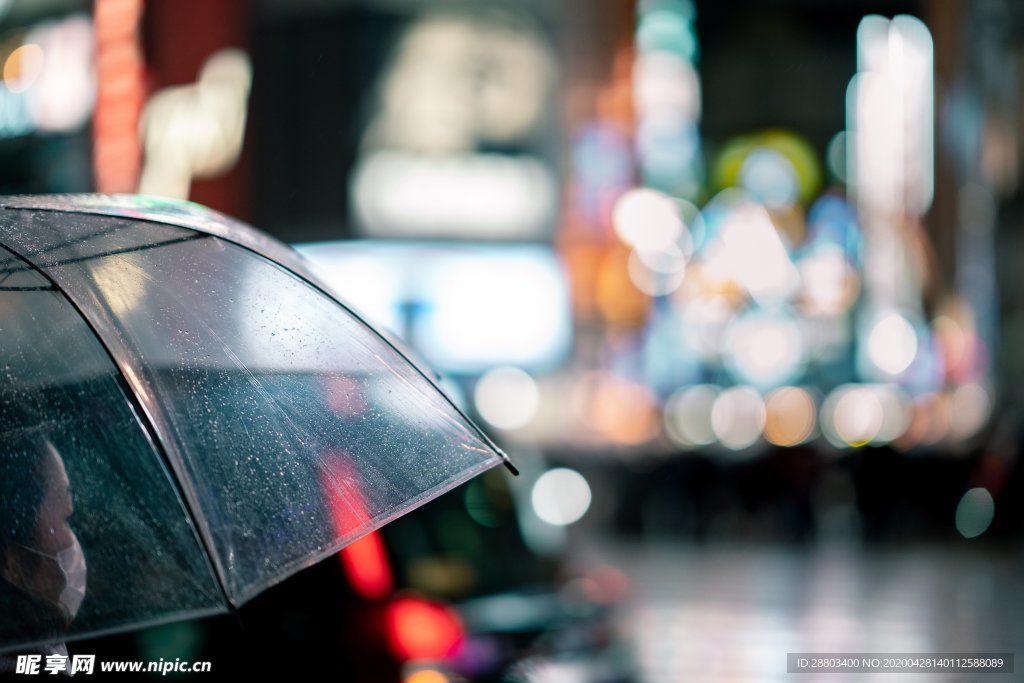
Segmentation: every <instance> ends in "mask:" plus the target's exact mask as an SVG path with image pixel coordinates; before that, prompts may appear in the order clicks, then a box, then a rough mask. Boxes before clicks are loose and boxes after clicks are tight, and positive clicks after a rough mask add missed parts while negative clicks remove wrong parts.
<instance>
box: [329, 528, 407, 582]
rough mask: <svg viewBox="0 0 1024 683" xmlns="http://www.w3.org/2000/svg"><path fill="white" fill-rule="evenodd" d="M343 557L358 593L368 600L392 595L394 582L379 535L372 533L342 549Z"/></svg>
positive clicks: (344, 564)
mask: <svg viewBox="0 0 1024 683" xmlns="http://www.w3.org/2000/svg"><path fill="white" fill-rule="evenodd" d="M340 554H341V566H342V567H344V568H345V575H346V576H347V577H348V580H349V582H350V583H351V584H352V588H353V589H354V590H355V592H356V593H359V595H361V596H363V597H364V598H369V599H374V598H383V597H384V596H386V595H388V594H390V593H391V591H392V589H393V587H394V579H393V578H392V576H391V566H390V565H389V564H388V556H387V553H386V552H385V550H384V544H383V543H382V542H381V540H380V534H378V533H377V532H376V531H373V532H370V533H369V534H367V535H365V536H363V537H362V538H360V539H359V540H358V541H356V542H354V543H350V544H349V545H347V546H345V547H344V548H342V549H341V553H340Z"/></svg>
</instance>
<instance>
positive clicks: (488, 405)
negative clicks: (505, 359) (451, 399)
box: [473, 367, 540, 429]
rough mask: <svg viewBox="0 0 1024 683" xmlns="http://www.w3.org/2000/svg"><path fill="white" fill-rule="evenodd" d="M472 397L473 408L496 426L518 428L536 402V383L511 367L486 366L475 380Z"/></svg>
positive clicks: (537, 401) (523, 424) (537, 393)
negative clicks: (488, 368)
mask: <svg viewBox="0 0 1024 683" xmlns="http://www.w3.org/2000/svg"><path fill="white" fill-rule="evenodd" d="M473 400H474V403H475V405H476V409H477V411H478V412H479V413H480V414H481V415H482V416H483V418H484V419H485V420H487V421H488V422H489V423H491V424H492V425H494V426H495V427H498V428H499V429H518V428H520V427H523V426H525V425H526V424H527V423H529V422H530V420H531V419H533V416H534V414H536V412H537V406H538V405H539V403H540V391H539V390H538V389H537V383H536V382H535V381H534V379H533V377H531V376H530V375H529V374H527V373H526V372H524V371H523V370H520V369H519V368H515V367H500V368H494V369H493V370H489V371H487V372H486V373H484V375H483V376H482V377H481V378H480V380H479V381H478V382H477V383H476V389H475V390H474V391H473Z"/></svg>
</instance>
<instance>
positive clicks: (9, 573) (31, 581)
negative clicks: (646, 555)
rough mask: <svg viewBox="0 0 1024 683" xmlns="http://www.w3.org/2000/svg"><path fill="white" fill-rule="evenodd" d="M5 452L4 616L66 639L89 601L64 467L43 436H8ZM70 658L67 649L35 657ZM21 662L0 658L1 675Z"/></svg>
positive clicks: (54, 647) (0, 595)
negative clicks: (43, 627)
mask: <svg viewBox="0 0 1024 683" xmlns="http://www.w3.org/2000/svg"><path fill="white" fill-rule="evenodd" d="M6 438H7V439H8V443H7V444H6V448H5V450H4V451H3V452H2V453H0V482H2V485H0V486H2V489H3V495H2V496H0V518H2V519H5V520H10V521H11V524H10V525H5V526H4V527H2V528H0V612H3V613H4V614H5V615H7V618H8V619H14V620H23V621H25V622H26V623H29V624H33V625H34V626H36V627H37V626H38V625H39V624H44V625H45V632H46V633H47V634H48V635H53V636H58V635H59V634H61V633H63V632H66V630H67V628H68V626H69V625H70V624H71V622H72V621H73V620H74V619H75V616H76V615H77V614H78V610H79V608H80V607H81V605H82V601H83V600H84V598H85V591H86V582H87V567H86V561H85V554H84V552H83V551H82V546H81V544H80V543H79V542H78V537H77V536H76V535H75V532H74V530H73V529H72V528H71V524H70V517H71V514H72V513H73V512H74V503H73V501H72V498H71V490H70V482H69V480H68V475H67V471H66V469H65V467H64V460H63V459H62V458H61V456H60V453H59V452H58V451H57V449H56V448H55V447H54V446H53V444H52V443H51V442H50V441H49V440H48V439H47V438H45V437H44V436H42V435H40V434H39V433H38V429H33V430H18V431H17V432H15V433H14V434H11V433H8V434H7V437H6ZM21 654H38V655H42V656H43V657H46V656H49V655H62V656H64V657H67V649H66V647H65V646H64V644H63V643H60V642H58V643H54V644H50V645H41V646H38V647H37V648H35V649H33V650H32V651H31V652H24V653H21ZM16 662H17V655H0V672H9V671H13V670H14V669H15V666H16Z"/></svg>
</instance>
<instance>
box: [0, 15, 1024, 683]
mask: <svg viewBox="0 0 1024 683" xmlns="http://www.w3.org/2000/svg"><path fill="white" fill-rule="evenodd" d="M1022 30H1024V6H1022V5H1021V4H1019V3H1016V2H1013V1H1011V0H972V1H970V2H968V1H967V0H917V1H915V0H731V1H729V2H710V1H707V0H564V1H562V2H546V1H544V0H520V1H518V2H513V1H511V0H508V1H497V0H492V1H484V0H474V1H468V0H467V1H459V0H444V1H438V0H430V1H428V0H372V1H371V0H365V1H358V0H333V1H332V0H260V1H258V2H244V1H243V0H219V1H217V2H203V1H202V0H177V1H173V2H172V1H171V0H155V1H151V2H143V1H142V0H94V2H82V1H79V0H4V1H3V2H0V65H2V76H3V84H2V86H0V192H2V193H3V194H13V193H43V192H45V193H54V192H56V193H63V192H86V191H89V192H91V191H95V192H104V193H122V192H141V193H145V194H150V195H157V196H166V197H175V198H180V199H189V200H192V201H196V202H199V203H201V204H204V205H207V206H210V207H212V208H215V209H218V210H220V211H223V212H225V213H227V214H229V215H232V216H235V217H238V218H241V219H243V220H245V221H248V222H250V223H251V224H253V225H254V226H256V227H258V228H260V229H262V230H264V231H266V232H268V233H270V234H271V235H273V236H275V237H277V238H278V239H280V240H282V241H284V242H287V243H289V244H292V245H295V246H297V247H298V248H299V249H300V251H302V252H303V253H304V254H305V255H306V257H307V258H308V259H310V261H311V262H312V263H313V264H314V265H315V267H316V268H317V269H318V271H319V272H320V273H321V274H322V276H323V277H324V278H325V279H326V280H327V281H328V282H330V283H331V284H332V285H333V286H335V287H336V289H337V291H338V292H339V293H340V295H341V296H342V297H343V298H344V299H345V300H346V301H348V302H349V303H350V304H351V305H352V306H353V307H354V308H355V309H356V310H358V311H359V312H361V313H362V314H363V315H364V316H365V317H366V318H367V319H368V320H369V321H371V322H373V323H375V324H377V325H379V326H381V327H385V328H388V329H389V330H391V331H392V332H394V334H395V335H397V336H398V337H399V338H401V339H403V340H404V341H405V343H406V344H407V345H408V346H409V348H410V349H412V352H413V353H415V354H416V355H418V356H419V357H420V358H422V359H423V360H424V361H425V362H426V364H427V365H429V366H430V367H432V368H435V369H436V370H437V371H438V372H440V373H441V374H442V375H443V377H444V386H445V387H446V388H447V390H448V391H449V392H450V393H451V395H452V396H453V397H454V399H455V400H456V401H457V402H459V403H460V404H461V405H462V406H464V407H465V409H466V410H467V411H468V412H469V413H470V414H471V415H473V416H474V418H475V419H477V420H478V422H479V423H480V424H481V425H482V426H483V427H485V428H486V429H487V430H488V431H489V433H490V434H491V435H492V436H493V437H494V438H495V440H496V441H497V442H499V443H500V444H501V445H502V446H503V447H504V448H505V449H506V450H507V451H508V453H509V454H510V456H511V457H512V459H513V461H514V462H515V463H516V464H517V465H518V467H519V468H520V470H521V471H522V475H521V476H520V477H518V478H514V479H513V478H511V477H510V476H509V475H508V473H506V472H504V471H492V472H490V473H489V474H488V475H487V476H485V477H483V478H481V479H479V480H477V481H474V482H472V483H470V484H469V485H468V486H465V487H463V488H461V489H459V490H457V491H455V492H452V493H450V494H448V495H447V496H445V497H443V498H442V499H440V500H438V501H436V502H435V503H432V504H431V505H428V506H427V507H425V508H423V509H421V510H419V511H417V512H416V513H413V514H412V515H410V516H409V517H407V518H404V519H402V520H399V521H398V522H395V523H394V524H392V525H391V526H389V527H386V528H385V529H384V530H383V531H382V532H380V533H375V534H373V535H371V536H370V537H367V539H365V540H364V541H360V542H359V543H357V544H356V546H352V547H351V548H350V549H348V550H346V551H343V553H342V557H341V560H340V561H337V562H333V561H328V562H327V563H325V567H326V568H324V567H321V568H317V569H313V570H309V571H307V572H305V573H304V574H301V575H299V576H297V577H295V578H294V579H292V580H291V581H290V582H287V584H286V585H284V586H282V587H280V588H279V589H275V590H277V591H278V592H277V593H275V594H273V595H271V596H268V598H267V599H265V600H263V601H262V603H261V605H260V608H261V609H262V610H263V612H264V613H265V614H262V615H261V616H253V617H252V618H251V619H249V618H247V616H246V614H245V613H244V612H243V613H242V614H240V615H238V616H239V619H238V620H237V622H236V621H235V620H233V619H230V618H225V619H224V620H221V621H218V620H207V621H202V622H188V623H185V624H178V625H171V626H166V627H162V628H160V629H155V630H150V631H145V632H142V633H139V634H132V635H128V636H119V637H116V638H109V639H98V640H96V641H94V642H91V643H88V644H82V650H83V651H93V650H101V649H102V648H104V647H107V648H109V649H110V650H111V651H117V652H121V653H123V652H128V651H134V652H137V653H141V655H140V656H151V657H154V658H155V657H165V658H168V659H173V658H174V657H187V658H191V659H202V658H207V659H212V660H213V661H214V663H215V664H214V665H215V667H219V671H220V672H222V673H223V672H225V671H226V670H228V669H230V668H231V667H242V666H248V667H253V668H254V670H259V669H260V667H261V666H264V665H266V659H267V658H269V659H275V658H280V657H285V656H286V655H290V654H296V655H298V656H299V657H301V658H303V660H304V662H305V666H308V667H312V668H315V669H317V670H318V671H320V672H322V673H325V674H328V673H337V674H338V675H342V680H347V679H345V678H344V676H343V674H346V673H347V674H350V675H352V676H355V675H356V674H355V673H353V672H358V671H363V670H364V668H365V671H367V672H370V673H365V674H359V675H360V676H363V678H360V680H388V678H387V677H386V676H392V675H393V676H394V677H395V678H398V677H402V678H404V680H407V681H413V682H414V683H437V682H438V681H446V680H464V679H468V680H527V681H559V682H561V681H567V682H571V681H619V680H636V681H651V682H661V681H666V682H667V681H688V680H716V681H780V680H788V679H789V678H791V677H792V676H790V675H787V673H786V654H787V653H788V652H1013V651H1014V650H1015V649H1019V648H1018V646H1019V645H1021V644H1022V643H1024V626H1022V625H1024V583H1022V581H1024V579H1022V578H1021V577H1022V576H1024V573H1022V571H1021V570H1022V569H1024V554H1022V552H1021V551H1022V548H1021V544H1020V542H1021V533H1022V530H1024V528H1022V527H1024V514H1022V513H1024V511H1022V506H1024V498H1022V495H1021V494H1022V493H1024V466H1022V463H1021V460H1020V455H1021V449H1022V447H1024V442H1022V438H1024V431H1022V427H1024V422H1022V418H1024V412H1022V410H1024V356H1021V357H1018V355H1017V351H1018V350H1019V349H1020V348H1021V347H1022V345H1024V298H1020V297H1018V296H1017V294H1018V292H1020V291H1024V281H1022V277H1024V244H1020V242H1021V235H1022V234H1024V233H1022V223H1024V201H1022V194H1021V192H1020V188H1019V180H1020V178H1019V176H1020V163H1021V159H1022V151H1024V140H1022V131H1024V128H1022V126H1024V116H1022V109H1021V102H1020V99H1021V93H1022V92H1024V88H1022V86H1024V80H1022V74H1024V71H1022V67H1024V61H1022V59H1024V48H1022V46H1024V42H1022V41H1021V40H1020V38H1021V32H1022ZM317 582H319V583H317ZM328 584H331V585H333V584H344V590H342V589H337V590H339V591H342V592H344V593H345V595H344V596H341V597H338V598H337V602H336V603H332V602H331V600H333V599H334V598H333V597H332V596H333V595H334V592H332V591H334V590H335V589H334V588H332V589H325V588H324V586H325V585H328ZM286 591H290V592H286ZM353 596H355V598H353ZM356 598H358V600H356ZM354 600H355V601H354ZM359 600H362V601H363V602H365V603H368V604H382V601H383V603H386V604H387V608H386V617H385V619H386V624H385V625H384V626H381V625H380V624H378V623H377V622H375V621H374V624H373V625H372V627H371V625H370V624H369V622H370V621H373V620H374V619H376V617H368V616H366V615H367V614H368V613H367V612H364V611H361V610H362V608H361V607H358V605H360V604H363V602H359ZM304 603H315V604H314V605H312V606H310V605H309V604H306V606H305V607H304V606H303V604H304ZM354 605H357V606H354ZM314 608H315V609H317V610H320V612H321V613H318V614H317V615H315V616H310V615H309V614H307V613H306V612H304V611H303V610H310V609H314ZM266 615H270V616H266ZM261 618H265V619H266V620H267V623H275V624H277V626H276V627H275V628H279V629H280V630H279V631H274V633H275V635H274V636H273V637H271V636H266V635H265V634H262V632H261V628H262V627H261V626H260V625H259V624H260V623H261V622H260V621H259V619H261ZM281 624H284V626H281ZM378 626H380V629H379V631H378V630H376V629H377V627H378ZM293 627H294V628H293ZM268 628H269V627H268ZM289 629H290V630H289ZM284 631H288V633H289V634H290V635H289V636H288V637H289V638H291V640H287V639H284V640H282V636H281V635H280V633H281V632H284ZM378 632H379V633H380V634H381V638H380V641H381V642H382V643H386V649H387V650H388V653H389V654H387V655H381V657H382V658H384V659H387V660H388V662H389V663H388V664H380V663H379V662H377V663H373V664H367V663H365V662H364V661H363V659H369V658H371V652H372V651H374V647H373V645H372V644H371V645H367V644H366V643H367V642H369V641H370V640H372V637H371V636H372V634H374V633H378ZM360 634H361V635H360ZM368 634H370V635H368ZM424 634H427V635H424ZM341 642H348V643H349V644H348V645H347V646H346V648H347V649H344V648H343V649H344V651H342V649H339V648H340V647H341V646H340V645H339V643H341ZM253 643H263V645H261V647H265V648H267V649H265V650H264V652H266V655H265V658H264V659H263V661H262V663H261V662H256V661H247V662H245V661H243V660H246V659H247V658H250V659H251V658H252V657H253V654H252V651H251V649H249V650H247V649H246V647H247V646H248V647H250V648H251V646H252V644H253ZM302 644H306V645H308V650H305V651H303V650H302V649H296V648H299V647H301V645H302ZM72 649H73V648H72ZM133 649H134V650H133ZM101 651H102V650H101ZM1021 651H1022V652H1024V650H1021ZM376 656H377V655H376V654H372V657H376ZM1018 665H1019V666H1024V663H1021V664H1018ZM277 666H283V664H277ZM381 667H384V668H383V669H382V668H381ZM388 667H390V668H388ZM385 669H386V670H387V671H388V672H389V673H388V674H387V675H386V676H385V674H382V673H380V672H381V671H383V670H385ZM852 678H853V677H851V676H845V677H839V678H838V679H837V680H852ZM815 680H825V678H820V679H815ZM886 680H888V679H886ZM935 680H947V679H943V678H942V677H941V676H939V677H937V678H936V679H935ZM948 680H959V678H957V677H956V676H951V677H949V678H948Z"/></svg>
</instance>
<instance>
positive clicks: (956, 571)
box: [578, 541, 1024, 683]
mask: <svg viewBox="0 0 1024 683" xmlns="http://www.w3.org/2000/svg"><path fill="white" fill-rule="evenodd" d="M578 556H579V557H580V558H581V559H584V560H585V561H586V562H608V563H610V564H613V565H615V566H617V567H618V568H620V569H621V570H622V571H623V572H625V573H626V575H627V576H628V577H629V578H630V580H631V583H632V589H631V593H632V600H631V604H630V606H629V608H628V609H625V610H623V612H622V615H621V622H620V626H621V629H622V633H623V637H624V638H625V639H627V641H628V642H629V643H630V644H631V649H632V652H633V654H634V657H635V662H636V666H637V668H638V670H639V674H640V680H642V681H644V682H645V683H677V682H681V681H737V682H739V681H765V682H767V681H797V680H798V681H808V682H810V681H842V682H845V683H853V682H854V681H900V680H906V679H907V678H908V677H911V678H912V679H913V680H922V681H928V683H939V682H940V681H966V680H978V679H979V678H981V679H982V680H985V681H993V683H994V682H995V681H1001V680H1024V661H1018V662H1017V667H1016V670H1017V671H1018V672H1019V673H1016V674H985V675H979V674H974V675H968V674H941V673H930V674H892V673H886V674H841V675H837V674H827V675H826V674H790V673H787V669H786V668H787V656H786V655H787V653H791V652H816V653H981V652H1015V653H1016V655H1017V658H1018V659H1021V657H1022V655H1024V549H1020V548H1012V547H991V546H986V545H984V544H981V543H972V542H964V543H955V544H949V545H940V546H890V547H886V548H878V549H864V548H860V547H857V546H849V545H843V546H821V547H817V548H811V549H780V548H779V547H777V546H753V545H732V546H707V545H703V546H695V545H686V544H682V543H675V542H670V541H665V542H660V543H646V544H640V543H631V544H622V543H594V544H589V545H587V547H586V549H583V548H582V547H579V552H578Z"/></svg>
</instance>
